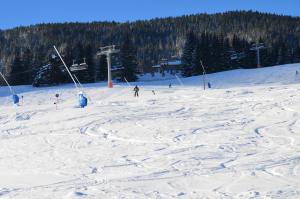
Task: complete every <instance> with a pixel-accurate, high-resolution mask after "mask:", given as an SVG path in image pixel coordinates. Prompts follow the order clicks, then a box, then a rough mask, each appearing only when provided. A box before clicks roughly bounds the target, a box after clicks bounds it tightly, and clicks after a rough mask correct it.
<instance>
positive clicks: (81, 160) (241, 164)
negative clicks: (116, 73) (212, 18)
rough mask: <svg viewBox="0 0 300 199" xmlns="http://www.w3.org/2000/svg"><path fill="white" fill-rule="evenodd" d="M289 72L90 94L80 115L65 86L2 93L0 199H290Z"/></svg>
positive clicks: (293, 161)
mask: <svg viewBox="0 0 300 199" xmlns="http://www.w3.org/2000/svg"><path fill="white" fill-rule="evenodd" d="M296 70H300V64H295V65H285V66H276V67H270V68H261V69H251V70H234V71H227V72H222V73H216V74H210V75H208V76H207V77H206V80H207V81H209V82H210V83H211V85H212V89H207V90H205V91H204V90H203V88H202V77H191V78H186V79H182V81H183V83H184V86H181V85H180V84H179V83H178V82H177V79H176V78H174V79H172V80H164V81H163V80H162V81H155V82H150V81H147V82H137V83H136V84H137V85H139V86H140V97H139V98H134V97H133V86H135V84H132V86H131V87H129V86H128V85H127V84H119V85H115V87H114V88H113V89H108V88H106V87H105V84H104V83H102V84H88V85H85V93H86V94H87V95H88V97H89V105H88V107H87V108H84V109H81V108H78V99H77V98H78V97H77V91H76V90H75V89H74V88H73V87H72V85H64V86H59V87H44V88H32V87H31V86H19V87H15V89H16V92H17V93H18V94H19V96H20V97H21V96H23V100H22V99H21V102H20V106H14V105H13V104H12V102H11V97H10V94H9V90H8V88H7V87H1V88H0V146H1V147H0V198H1V199H2V198H3V199H4V198H14V199H41V198H43V199H45V198H46V199H48V198H49V199H56V198H62V199H73V198H89V199H99V198H109V199H111V198H130V199H132V198H195V199H196V198H197V199H198V198H209V199H216V198H222V199H223V198H224V199H227V198H228V199H229V198H240V199H246V198H247V199H248V198H265V199H267V198H270V199H271V198H272V199H273V198H295V199H298V198H300V120H299V119H300V116H299V110H300V77H298V76H297V75H295V72H296ZM170 83H171V84H172V87H171V88H169V84H170ZM152 90H154V91H155V92H154V93H155V95H154V93H153V92H152ZM56 93H58V94H60V97H59V103H58V106H57V109H56V106H55V104H54V102H55V101H56V98H55V94H56Z"/></svg>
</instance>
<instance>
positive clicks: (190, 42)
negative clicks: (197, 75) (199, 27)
mask: <svg viewBox="0 0 300 199" xmlns="http://www.w3.org/2000/svg"><path fill="white" fill-rule="evenodd" d="M195 43H196V37H195V34H194V33H193V32H192V31H191V32H189V33H188V34H187V37H186V41H185V45H184V48H183V54H182V57H181V60H182V74H183V76H185V77H189V76H192V74H193V72H194V71H193V53H194V51H195Z"/></svg>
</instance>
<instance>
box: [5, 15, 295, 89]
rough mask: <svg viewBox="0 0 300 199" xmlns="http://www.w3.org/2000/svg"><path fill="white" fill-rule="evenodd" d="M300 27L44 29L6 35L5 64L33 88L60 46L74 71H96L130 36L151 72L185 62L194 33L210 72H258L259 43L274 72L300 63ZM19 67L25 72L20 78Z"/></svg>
mask: <svg viewBox="0 0 300 199" xmlns="http://www.w3.org/2000/svg"><path fill="white" fill-rule="evenodd" d="M299 27H300V19H299V18H296V17H289V16H279V15H274V14H266V13H259V12H252V11H237V12H226V13H222V14H212V15H208V14H196V15H189V16H181V17H170V18H157V19H153V20H147V21H136V22H130V23H117V22H93V23H63V24H40V25H34V26H30V27H19V28H14V29H10V30H2V31H0V63H2V65H3V68H2V70H3V71H4V72H5V74H6V75H7V77H9V76H12V78H18V77H22V78H24V77H26V79H24V83H26V84H31V83H32V76H34V73H35V72H36V71H37V70H38V68H39V67H41V66H42V65H44V64H45V63H47V62H48V59H49V56H50V54H51V53H53V48H52V46H53V45H54V44H55V45H57V46H58V48H59V49H60V51H62V52H63V54H64V55H65V56H66V61H67V63H68V65H70V64H72V60H73V59H75V60H76V61H78V62H80V61H82V59H83V57H87V59H88V60H89V64H90V65H91V66H92V68H94V70H95V71H96V70H97V68H98V67H99V59H97V58H96V56H95V55H96V51H97V49H98V48H99V47H100V46H105V45H110V44H115V45H119V46H120V45H122V42H123V41H124V37H126V36H128V35H129V37H130V39H131V40H132V43H133V46H134V47H135V48H136V54H137V62H138V67H139V69H140V70H146V71H147V70H150V68H151V66H152V65H154V64H157V63H158V62H159V61H160V60H161V59H162V58H171V57H172V56H177V57H181V55H182V53H183V51H184V45H185V43H186V39H187V38H186V37H187V34H188V33H189V32H191V31H193V32H194V33H195V36H196V37H197V38H198V39H199V41H197V42H196V43H199V44H201V45H204V46H202V48H199V49H198V50H199V51H200V52H197V53H198V55H199V56H200V58H201V59H204V62H205V65H206V66H207V68H208V71H210V72H218V71H224V70H229V69H235V68H253V67H256V62H255V52H253V51H250V47H251V44H252V43H254V42H264V43H265V45H266V47H268V48H267V49H266V50H264V51H262V65H263V66H271V65H277V64H287V63H294V62H298V61H299V60H300V47H299V46H300V29H299ZM229 53H240V54H242V55H243V57H244V59H243V60H236V61H232V60H231V59H230V56H231V55H230V54H229ZM190 56H192V55H191V54H190ZM197 63H198V62H197ZM14 67H19V68H20V67H23V69H22V70H21V72H20V70H19V73H16V74H14V72H13V71H14ZM90 75H91V76H92V77H91V78H90V79H93V81H95V80H99V78H98V77H97V75H96V72H94V73H93V72H92V73H91V74H90ZM90 81H91V80H90Z"/></svg>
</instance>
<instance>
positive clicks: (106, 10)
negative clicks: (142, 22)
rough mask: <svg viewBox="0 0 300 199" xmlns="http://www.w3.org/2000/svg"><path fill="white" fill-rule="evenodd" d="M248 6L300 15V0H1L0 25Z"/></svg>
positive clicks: (130, 17) (145, 16) (117, 18)
mask: <svg viewBox="0 0 300 199" xmlns="http://www.w3.org/2000/svg"><path fill="white" fill-rule="evenodd" d="M250 9H252V10H258V11H263V12H271V13H277V14H284V15H292V16H300V0H47V1H45V0H3V1H2V2H1V7H0V29H9V28H13V27H16V26H20V25H23V26H26V25H31V24H37V23H48V22H74V21H79V22H91V21H112V20H114V21H120V22H124V21H134V20H137V19H151V18H155V17H166V16H180V15H184V14H195V13H204V12H206V13H216V12H224V11H230V10H250Z"/></svg>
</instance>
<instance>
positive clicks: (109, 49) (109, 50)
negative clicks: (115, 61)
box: [97, 45, 120, 88]
mask: <svg viewBox="0 0 300 199" xmlns="http://www.w3.org/2000/svg"><path fill="white" fill-rule="evenodd" d="M119 52H120V50H119V49H116V46H115V45H112V46H105V47H101V48H100V52H98V53H97V55H98V56H101V55H106V59H107V80H108V88H112V87H113V83H112V75H111V54H113V53H119Z"/></svg>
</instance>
